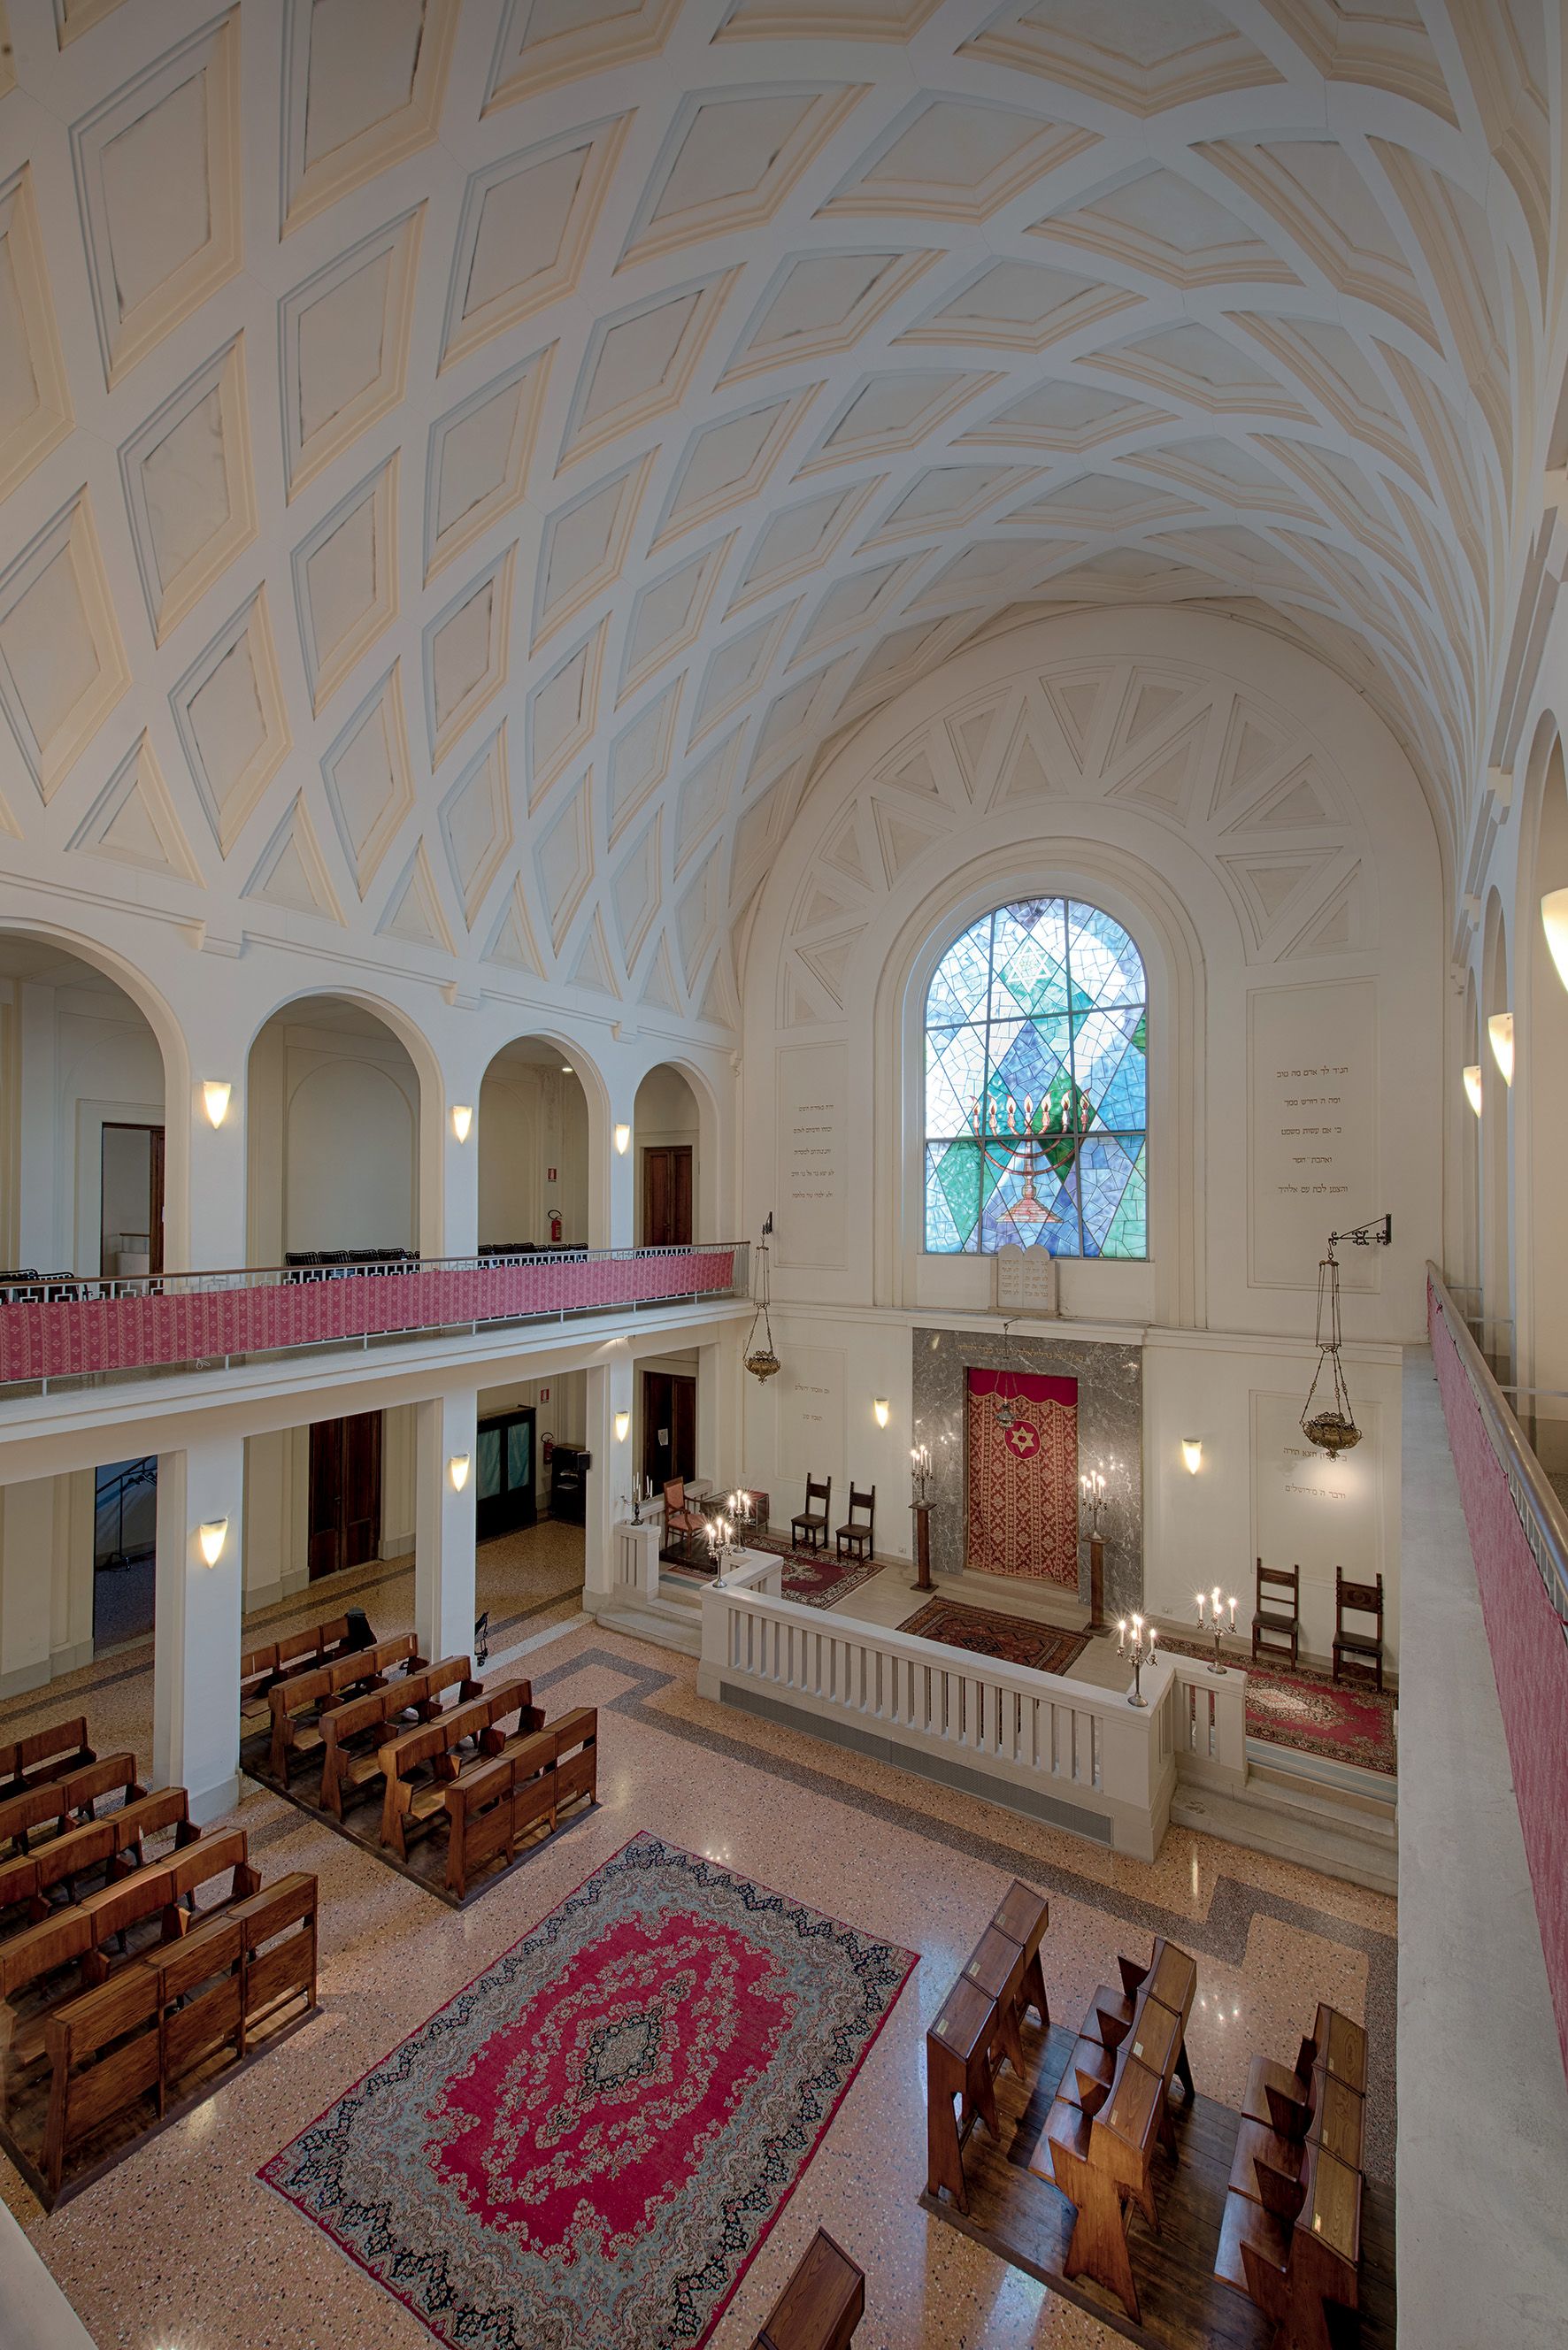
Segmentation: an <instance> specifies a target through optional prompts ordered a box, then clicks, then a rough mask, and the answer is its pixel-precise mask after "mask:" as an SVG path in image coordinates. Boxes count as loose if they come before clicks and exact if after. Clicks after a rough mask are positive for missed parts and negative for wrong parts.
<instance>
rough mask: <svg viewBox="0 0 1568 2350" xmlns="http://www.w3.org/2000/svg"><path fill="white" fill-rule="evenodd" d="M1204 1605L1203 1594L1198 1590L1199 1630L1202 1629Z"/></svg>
mask: <svg viewBox="0 0 1568 2350" xmlns="http://www.w3.org/2000/svg"><path fill="white" fill-rule="evenodd" d="M1204 1605H1205V1602H1204V1598H1203V1594H1202V1593H1201V1591H1200V1592H1199V1594H1198V1628H1199V1631H1201V1630H1202V1629H1203V1609H1204Z"/></svg>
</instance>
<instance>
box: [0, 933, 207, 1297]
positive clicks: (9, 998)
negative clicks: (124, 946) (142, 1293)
mask: <svg viewBox="0 0 1568 2350" xmlns="http://www.w3.org/2000/svg"><path fill="white" fill-rule="evenodd" d="M126 977H128V978H129V977H130V975H129V974H127V975H126ZM139 993H141V992H140V991H139ZM152 1009H153V1011H154V1012H155V1013H156V1014H158V1018H159V1025H158V1026H156V1027H155V1025H154V1020H153V1018H152V1017H150V1016H149V1009H148V1008H147V1005H146V999H145V995H144V994H142V1000H140V1001H139V1000H138V996H137V995H133V993H131V988H130V985H127V984H124V983H122V977H121V974H120V973H119V972H118V971H117V970H116V969H114V967H113V966H112V965H111V964H110V963H109V962H108V961H107V960H106V959H99V958H96V957H94V956H92V955H90V954H84V953H81V952H79V951H78V948H77V941H74V940H72V941H68V942H67V941H66V940H65V939H64V938H63V937H59V936H52V935H49V934H46V933H41V932H36V931H21V930H13V929H7V930H4V931H0V1121H3V1124H4V1128H5V1132H6V1134H7V1135H8V1136H9V1137H11V1138H13V1139H14V1140H13V1144H12V1147H11V1148H10V1149H6V1150H5V1151H3V1152H0V1255H3V1256H4V1258H5V1263H6V1264H7V1265H12V1266H25V1265H26V1266H35V1267H36V1269H37V1270H38V1271H39V1272H40V1273H59V1272H66V1271H69V1272H74V1273H78V1274H85V1275H97V1274H115V1273H127V1274H131V1273H146V1272H149V1271H152V1272H158V1271H161V1270H163V1269H164V1268H165V1267H167V1268H168V1269H170V1270H176V1269H178V1268H179V1266H180V1264H181V1263H182V1233H181V1231H180V1229H179V1227H178V1226H177V1225H176V1223H175V1222H174V1221H173V1220H172V1219H171V1216H170V1214H169V1212H168V1211H169V1206H170V1201H169V1180H168V1177H169V1165H168V1154H167V1151H166V1149H165V1106H166V1103H167V1102H168V1100H169V1099H170V1098H171V1096H172V1097H178V1090H180V1089H182V1085H183V1079H182V1076H181V1074H180V1072H178V1071H176V1072H174V1073H173V1081H172V1085H171V1082H170V1078H171V1073H170V1071H169V1069H168V1066H167V1055H166V1052H165V1048H164V1042H163V1039H162V1037H161V1035H160V1033H159V1028H160V1027H161V1028H164V1029H165V1030H166V1031H167V1032H168V1033H170V1034H172V1033H174V1031H173V1022H172V1019H171V1015H170V1014H168V1012H167V1010H166V1008H165V1007H163V1006H162V1005H161V1004H154V1005H153V1006H152ZM182 1060H183V1055H182ZM122 1234H123V1235H124V1236H125V1242H126V1245H125V1246H124V1247H123V1248H122V1246H121V1242H120V1236H121V1235H122Z"/></svg>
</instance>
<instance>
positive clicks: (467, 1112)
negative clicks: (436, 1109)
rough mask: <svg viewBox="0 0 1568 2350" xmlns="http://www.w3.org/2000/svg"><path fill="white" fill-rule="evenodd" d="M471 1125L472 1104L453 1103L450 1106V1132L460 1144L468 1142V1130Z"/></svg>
mask: <svg viewBox="0 0 1568 2350" xmlns="http://www.w3.org/2000/svg"><path fill="white" fill-rule="evenodd" d="M472 1124H473V1106H472V1103H471V1102H453V1104H452V1132H453V1133H454V1134H455V1135H456V1137H457V1139H458V1140H459V1141H460V1142H466V1141H467V1140H468V1129H469V1128H470V1127H471V1126H472Z"/></svg>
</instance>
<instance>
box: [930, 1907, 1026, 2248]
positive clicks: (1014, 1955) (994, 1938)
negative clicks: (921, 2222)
mask: <svg viewBox="0 0 1568 2350" xmlns="http://www.w3.org/2000/svg"><path fill="white" fill-rule="evenodd" d="M1049 1921H1050V1907H1049V1904H1048V1903H1047V1902H1046V1900H1045V1899H1044V1896H1043V1895H1041V1894H1038V1893H1035V1892H1033V1891H1032V1890H1031V1888H1030V1887H1028V1886H1027V1885H1024V1884H1023V1883H1021V1882H1020V1880H1019V1879H1018V1878H1017V1877H1014V1878H1013V1880H1012V1885H1011V1886H1010V1887H1008V1889H1007V1891H1006V1893H1004V1894H1003V1896H1002V1899H1001V1900H1000V1901H999V1902H998V1903H997V1905H996V1908H995V1910H994V1911H993V1912H992V1918H991V1923H990V1924H989V1925H988V1926H987V1927H986V1929H985V1931H984V1932H983V1933H982V1934H981V1938H980V1939H979V1941H978V1942H977V1943H976V1944H975V1947H974V1949H973V1950H971V1953H970V1955H969V1957H968V1959H967V1960H965V1962H964V1965H963V1968H962V1970H961V1972H960V1975H959V1979H958V1981H957V1982H956V1983H955V1984H954V1985H953V1988H952V1990H951V1991H950V1992H949V1994H948V1996H947V1998H946V1999H945V2000H944V2001H943V2002H942V2004H941V2007H940V2010H939V2011H938V2013H937V2018H936V2021H935V2022H934V2023H933V2024H932V2025H931V2028H930V2030H929V2032H928V2033H927V2034H926V2191H927V2193H928V2194H929V2195H931V2196H933V2197H940V2193H941V2191H942V2189H944V2188H945V2189H947V2191H948V2193H949V2194H950V2196H951V2197H952V2199H953V2200H954V2202H955V2203H956V2204H957V2205H958V2208H959V2210H961V2211H967V2210H969V2190H968V2189H967V2188H966V2187H965V2185H964V2175H963V2142H964V2139H965V2138H966V2137H967V2136H968V2134H969V2132H970V2130H971V2128H972V2127H973V2126H974V2123H975V2121H976V2119H977V2118H978V2119H980V2120H981V2121H983V2122H984V2124H985V2126H986V2127H987V2129H989V2130H990V2132H991V2134H992V2137H996V2136H997V2134H998V2129H999V2124H998V2122H997V2117H996V2092H995V2087H994V2080H995V2073H996V2067H997V2066H998V2064H1001V2063H1002V2061H1003V2060H1004V2059H1005V2060H1006V2061H1007V2062H1008V2063H1010V2064H1012V2068H1013V2070H1014V2072H1015V2073H1016V2074H1018V2076H1019V2078H1020V2079H1021V2080H1024V2079H1026V2078H1027V2074H1026V2072H1025V2063H1024V2052H1023V2020H1024V2017H1025V2015H1026V2014H1027V2012H1028V2011H1029V2009H1030V2008H1031V2007H1033V2009H1034V2011H1035V2012H1036V2014H1037V2015H1038V2016H1039V2018H1040V2021H1041V2022H1042V2023H1043V2024H1044V2025H1045V2026H1046V2027H1047V2029H1048V2028H1049V2025H1050V2021H1051V2016H1050V2008H1049V2005H1048V2003H1047V2001H1046V1996H1045V1981H1044V1972H1043V1970H1042V1969H1041V1964H1040V1945H1041V1942H1042V1940H1043V1939H1044V1933H1045V1929H1046V1926H1047V1925H1048V1923H1049Z"/></svg>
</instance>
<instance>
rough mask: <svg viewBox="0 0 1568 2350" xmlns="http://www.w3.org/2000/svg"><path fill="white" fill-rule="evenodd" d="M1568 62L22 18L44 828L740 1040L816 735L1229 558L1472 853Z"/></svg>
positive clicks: (1089, 17) (348, 21) (1422, 46)
mask: <svg viewBox="0 0 1568 2350" xmlns="http://www.w3.org/2000/svg"><path fill="white" fill-rule="evenodd" d="M7 23H8V28H9V41H8V44H7V42H6V37H5V26H6V24H7ZM1559 44H1560V27H1559V24H1558V11H1557V9H1556V8H1555V7H1554V6H1553V5H1552V0H1446V5H1445V0H1095V5H1094V6H1093V7H1092V8H1088V7H1085V5H1082V0H1008V5H1003V6H1001V7H998V6H996V5H992V0H240V5H236V6H233V7H230V8H229V9H227V10H217V11H214V10H213V8H212V7H211V6H210V5H209V6H202V5H190V0H136V5H122V0H0V494H3V497H4V523H3V527H0V709H3V711H4V713H5V720H6V721H7V722H8V723H7V725H6V727H5V728H0V801H3V805H0V827H3V828H4V829H5V832H6V833H7V834H8V835H10V836H11V840H10V844H9V853H8V855H7V859H6V861H7V863H8V864H9V865H10V867H11V868H12V869H13V871H14V872H15V873H16V875H17V876H18V877H19V878H21V879H27V878H28V877H32V878H34V879H37V880H40V881H49V882H51V883H53V884H58V882H59V880H60V878H61V877H62V876H64V877H66V879H67V884H68V888H69V891H70V893H71V894H72V896H73V898H74V899H76V901H77V902H78V905H81V906H83V907H86V908H87V909H88V913H87V915H86V916H85V919H86V920H88V921H90V907H91V904H92V902H93V901H94V900H95V899H119V900H126V901H130V902H132V903H135V904H138V905H141V906H146V907H149V908H151V909H152V910H157V911H159V912H162V913H165V914H168V913H173V914H175V915H183V916H187V917H189V918H190V919H191V920H192V921H193V922H201V923H204V924H205V925H206V926H207V929H208V931H210V932H211V933H212V935H213V936H214V937H221V938H223V939H224V940H226V941H231V942H232V941H242V940H244V939H245V938H247V937H248V938H250V939H252V940H254V941H258V942H260V941H275V942H290V941H293V942H308V941H317V942H318V943H321V944H323V945H324V946H327V947H328V948H329V949H330V951H332V952H334V953H335V954H337V956H339V957H340V958H341V959H342V960H344V961H345V962H347V964H348V965H349V966H350V967H353V966H359V967H362V968H363V969H365V970H368V971H373V970H375V969H377V968H384V967H386V966H387V965H389V964H392V965H396V966H398V967H400V968H401V969H404V970H414V971H419V972H425V973H427V974H428V975H430V976H431V977H432V978H435V979H438V980H440V981H441V982H442V983H446V984H448V985H449V986H455V988H456V990H457V991H458V993H460V995H476V994H478V993H482V992H483V991H484V990H485V989H487V988H489V989H493V990H497V991H499V992H501V993H513V994H517V995H520V996H526V995H528V994H529V993H539V992H540V989H539V983H541V982H543V983H545V984H546V985H547V986H548V987H549V988H550V990H551V991H552V992H555V991H556V990H558V989H561V988H568V989H574V988H575V989H580V990H584V991H587V993H588V994H590V995H592V996H593V997H594V998H595V999H596V1000H597V1002H598V1003H601V1004H603V1003H606V1002H607V1001H610V1002H618V1003H622V1004H624V1005H625V1006H626V1007H628V1015H629V1016H631V1017H634V1018H636V1017H641V1016H646V1017H648V1018H649V1020H650V1021H653V1022H654V1023H656V1024H657V1023H658V1022H659V1021H660V1020H662V1021H664V1022H666V1023H668V1021H669V1020H670V1017H671V1016H674V1017H675V1018H677V1019H685V1018H688V1017H690V1018H694V1019H697V1020H700V1021H713V1022H717V1023H719V1024H721V1025H722V1024H728V1023H729V1022H730V1021H731V1020H732V1016H733V1012H734V997H733V978H732V963H731V947H730V941H731V937H732V927H733V925H734V923H735V921H736V919H737V917H738V916H739V915H740V914H741V913H742V910H743V909H744V908H745V906H746V904H747V902H748V900H749V899H750V897H751V896H752V894H753V891H754V889H755V888H756V885H757V883H758V881H759V880H760V879H761V877H762V874H763V871H764V870H765V868H766V866H767V863H768V859H769V858H770V855H771V853H772V851H773V850H774V847H776V845H777V842H778V841H779V839H780V837H782V834H783V831H784V827H786V826H787V825H788V823H789V822H790V820H791V818H792V816H793V814H794V809H795V807H796V806H797V805H798V801H799V796H800V794H801V792H802V790H803V789H804V787H805V783H806V780H807V778H808V776H809V773H810V770H811V767H812V764H813V762H814V760H815V758H816V756H817V755H818V754H819V753H820V751H821V749H822V746H823V745H824V743H826V742H827V741H828V740H829V739H830V738H832V737H835V736H836V735H837V734H838V733H840V732H841V731H842V730H843V728H844V727H845V726H846V725H847V724H849V723H854V722H856V721H857V720H859V719H861V718H863V717H864V716H866V715H867V713H868V712H870V711H871V710H873V709H874V708H876V707H877V705H878V704H879V703H880V702H883V701H885V700H886V699H887V698H888V696H889V695H890V694H893V693H896V692H897V691H898V690H899V689H900V688H901V687H902V686H904V685H905V684H907V683H909V681H912V680H913V679H914V678H916V677H918V676H920V675H922V674H924V673H925V672H926V671H928V670H929V667H930V665H931V664H932V663H933V662H934V661H937V660H940V659H942V658H943V657H944V656H945V655H946V654H948V653H949V652H950V651H951V650H954V649H955V648H956V647H957V646H958V645H960V644H961V643H963V642H964V641H966V640H967V639H970V638H971V637H972V636H973V635H974V634H975V633H976V631H977V630H980V629H985V628H988V627H991V626H994V625H995V624H996V623H997V622H998V620H999V618H1001V617H1002V616H1003V615H1012V613H1014V612H1015V611H1016V610H1017V609H1018V608H1025V609H1041V608H1051V607H1057V606H1060V605H1063V604H1082V603H1085V602H1124V601H1137V602H1147V601H1150V600H1155V601H1163V600H1169V599H1185V598H1210V599H1219V600H1220V601H1222V602H1224V603H1226V604H1227V605H1228V606H1230V607H1231V608H1235V609H1236V610H1238V611H1239V612H1240V613H1241V614H1242V615H1243V616H1245V617H1251V618H1253V619H1261V620H1262V621H1263V622H1264V623H1265V624H1266V625H1268V626H1270V627H1272V628H1276V629H1284V630H1286V631H1287V632H1288V633H1290V634H1291V635H1293V636H1294V637H1296V638H1297V639H1300V640H1302V641H1303V642H1305V643H1306V644H1308V645H1310V646H1312V647H1314V648H1315V649H1317V650H1319V651H1321V652H1322V653H1323V654H1324V656H1325V657H1326V658H1327V659H1328V660H1330V661H1332V662H1333V663H1334V665H1335V666H1336V667H1337V668H1339V669H1341V670H1342V671H1344V672H1345V674H1347V675H1348V676H1350V677H1351V678H1352V680H1353V681H1355V683H1356V684H1358V685H1359V686H1361V687H1362V689H1363V690H1364V691H1366V693H1367V694H1368V695H1369V697H1370V698H1371V699H1372V700H1373V701H1374V702H1376V705H1377V707H1378V708H1379V709H1380V710H1381V711H1382V712H1383V713H1384V714H1385V715H1386V717H1387V718H1388V720H1389V721H1390V723H1392V724H1393V725H1394V726H1395V728H1396V729H1397V732H1398V733H1399V735H1400V737H1401V739H1402V740H1403V742H1404V743H1406V745H1407V748H1408V749H1409V751H1410V752H1411V754H1412V756H1413V757H1414V758H1415V760H1416V762H1417V766H1418V768H1419V770H1420V772H1421V774H1422V775H1423V779H1424V781H1425V782H1426V785H1427V786H1428V792H1429V794H1430V795H1431V797H1432V801H1433V805H1434V806H1435V808H1436V809H1437V811H1438V818H1439V822H1440V824H1442V825H1443V827H1444V828H1445V830H1446V831H1447V833H1448V835H1449V846H1450V851H1453V849H1454V847H1455V844H1456V843H1458V844H1462V841H1463V838H1464V831H1465V823H1466V805H1467V798H1468V795H1470V794H1472V793H1473V792H1474V790H1475V788H1476V785H1477V781H1478V778H1479V777H1480V775H1483V774H1484V769H1485V754H1484V743H1485V740H1486V734H1487V729H1488V726H1489V724H1490V714H1491V713H1490V699H1491V696H1492V694H1493V692H1494V690H1495V680H1496V677H1497V674H1498V671H1499V668H1500V664H1501V658H1502V655H1503V652H1504V651H1505V650H1506V638H1507V633H1508V629H1509V625H1510V620H1511V608H1510V607H1511V592H1512V581H1513V577H1514V574H1515V570H1516V567H1517V563H1518V559H1519V554H1520V543H1521V515H1522V513H1523V500H1522V496H1521V485H1522V484H1524V483H1526V482H1527V481H1528V480H1529V479H1531V478H1532V475H1533V474H1534V473H1535V472H1536V469H1537V468H1538V467H1539V464H1540V462H1541V432H1542V412H1543V411H1545V412H1550V411H1551V409H1552V407H1553V406H1554V402H1552V400H1549V399H1547V398H1546V397H1545V396H1544V391H1545V388H1544V386H1543V384H1542V380H1541V378H1542V373H1543V367H1544V359H1543V354H1544V353H1546V352H1547V351H1548V350H1549V348H1550V346H1551V338H1552V326H1553V315H1552V307H1553V306H1552V298H1551V296H1550V292H1549V286H1550V283H1551V281H1550V278H1549V269H1550V266H1551V241H1552V217H1553V206H1554V203H1555V191H1554V188H1553V185H1552V175H1551V157H1552V153H1553V151H1554V146H1555V142H1556V140H1557V138H1558V136H1559V133H1560V124H1559V122H1558V121H1557V120H1554V119H1553V109H1552V104H1551V102H1550V99H1549V95H1548V94H1549V93H1552V92H1554V91H1555V90H1556V88H1557V87H1558V84H1559V79H1560V75H1561V55H1560V46H1559ZM7 49H8V54H7V53H5V51H6V50H7ZM198 934H199V933H198Z"/></svg>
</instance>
